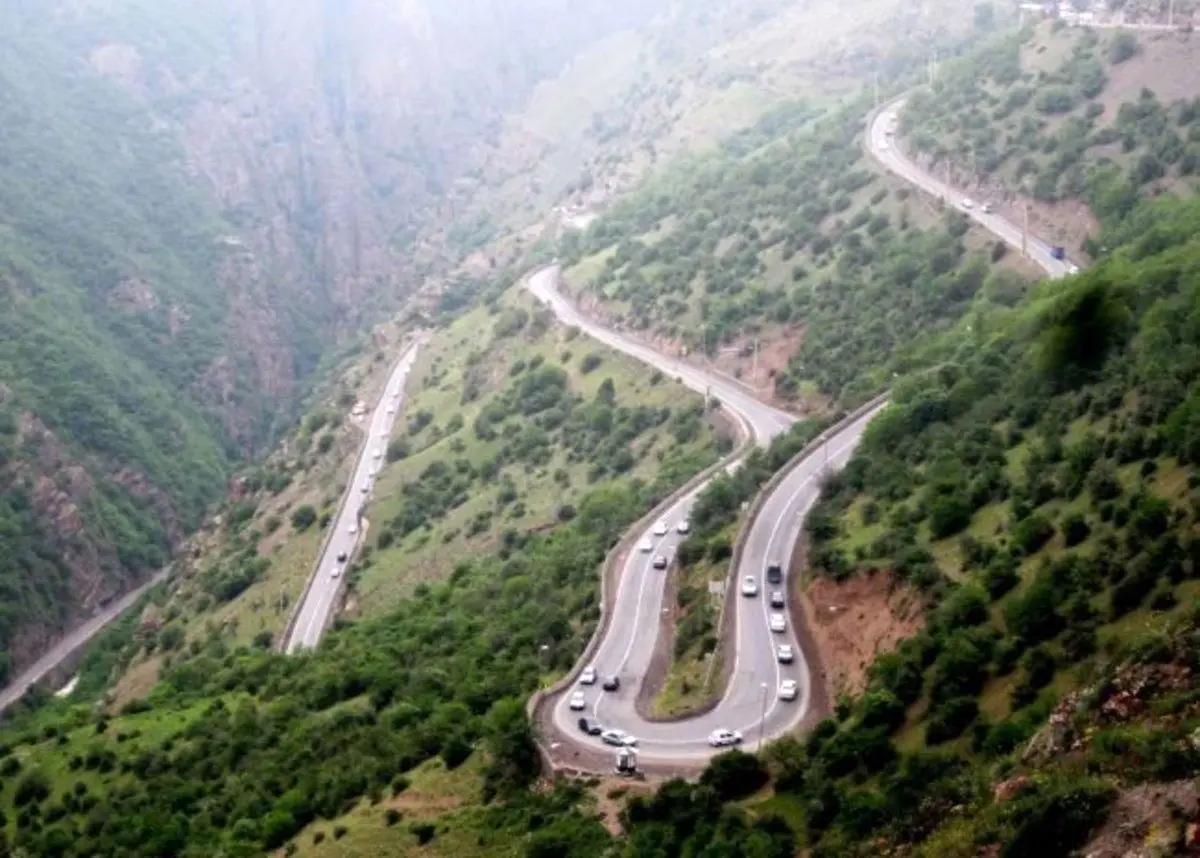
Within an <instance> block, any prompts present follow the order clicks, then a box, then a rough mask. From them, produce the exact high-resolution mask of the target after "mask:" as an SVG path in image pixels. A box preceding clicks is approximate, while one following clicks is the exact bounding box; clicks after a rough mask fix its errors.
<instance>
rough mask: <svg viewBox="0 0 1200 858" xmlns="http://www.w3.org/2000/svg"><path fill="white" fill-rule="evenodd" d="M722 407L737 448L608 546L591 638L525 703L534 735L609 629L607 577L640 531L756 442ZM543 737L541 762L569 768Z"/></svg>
mask: <svg viewBox="0 0 1200 858" xmlns="http://www.w3.org/2000/svg"><path fill="white" fill-rule="evenodd" d="M722 410H723V411H725V413H726V414H728V415H730V416H731V417H733V419H734V420H735V421H736V422H737V424H738V428H739V435H740V440H739V444H738V446H737V448H736V449H735V450H734V451H733V452H732V453H730V454H729V455H728V456H725V457H724V458H723V459H721V460H720V461H718V462H715V463H714V464H712V465H709V466H708V467H707V468H705V469H704V470H703V471H701V472H700V473H698V474H696V475H695V476H693V477H692V478H691V479H690V480H688V481H687V482H686V483H684V484H683V485H682V486H680V487H679V488H678V489H676V490H675V491H674V492H672V493H671V494H670V495H668V496H667V497H665V498H663V500H661V501H659V503H657V504H656V505H655V506H654V508H653V509H651V510H650V511H649V512H647V513H646V514H645V515H643V516H642V517H641V518H639V519H638V520H637V521H636V522H634V523H633V524H631V525H630V526H629V527H628V528H627V529H626V531H625V535H624V536H622V537H621V539H620V540H619V541H618V542H617V544H616V545H614V546H613V547H612V548H611V549H610V550H609V552H608V554H607V555H606V556H605V558H604V562H603V564H602V565H601V567H600V570H601V571H600V619H599V620H598V621H597V623H596V627H595V629H593V630H592V636H591V638H589V640H588V642H587V645H586V646H585V647H584V648H583V652H582V653H581V654H580V656H579V658H578V659H576V661H575V664H574V666H573V667H572V668H571V669H570V670H569V671H568V672H567V673H566V675H564V676H562V677H561V678H559V679H558V680H557V681H555V682H553V683H551V684H550V685H548V686H546V687H545V688H539V689H538V690H537V691H535V692H534V693H533V695H532V696H531V697H530V698H529V701H528V702H527V703H526V705H525V712H526V715H527V716H528V717H529V720H530V722H531V723H533V725H534V728H535V735H536V733H537V725H538V724H539V723H540V720H541V718H542V717H544V713H543V712H542V711H541V710H542V708H543V706H544V704H545V703H546V701H547V700H548V699H549V698H551V697H554V696H556V695H558V694H561V693H562V692H563V691H564V690H566V689H567V688H570V687H571V685H573V684H574V683H575V681H576V679H578V677H579V674H580V673H582V672H583V669H584V668H585V667H586V666H587V665H588V664H589V663H590V662H591V660H592V658H593V657H594V656H595V654H596V649H597V648H598V647H599V646H600V642H601V641H602V640H603V639H604V635H605V633H606V632H607V631H608V627H609V624H610V623H611V622H612V610H611V608H612V606H611V605H610V604H609V602H610V600H611V599H612V598H613V597H614V593H613V590H614V588H613V587H612V586H611V585H612V581H611V580H610V579H612V578H614V577H616V576H617V574H618V572H619V570H618V568H617V567H618V564H619V562H620V561H622V560H623V559H624V558H625V556H626V555H627V554H628V553H629V552H630V551H631V550H632V549H633V548H634V545H635V543H636V542H637V539H638V537H639V536H641V535H642V533H643V532H644V531H645V530H646V528H648V527H649V526H650V525H651V523H653V522H654V521H657V520H658V519H659V518H661V517H662V515H663V513H664V512H666V510H668V509H669V508H670V507H672V506H673V505H675V504H676V503H678V502H679V500H680V499H681V498H683V497H684V496H685V495H687V494H688V493H689V492H692V491H694V490H695V489H696V488H697V487H698V486H700V485H702V484H704V483H705V482H707V481H708V480H710V479H712V478H713V477H714V476H715V475H716V474H717V473H719V472H720V471H722V470H724V469H726V468H729V467H731V466H732V465H734V464H736V463H737V462H739V461H741V460H742V459H743V458H745V457H746V456H747V455H748V454H749V452H750V450H751V449H752V448H753V447H754V443H755V442H754V438H753V436H752V435H751V432H750V426H749V424H748V423H746V421H745V420H743V419H742V417H741V415H738V414H734V413H733V412H732V411H730V410H728V409H725V408H724V406H722ZM542 740H543V737H542V736H538V743H537V744H538V750H539V753H540V754H541V755H542V759H543V763H544V764H545V765H546V766H547V768H548V769H549V770H552V771H556V772H557V771H565V770H567V769H569V768H571V767H564V766H560V765H558V764H556V763H555V762H554V759H553V756H552V755H551V754H550V753H549V750H548V749H547V748H546V747H545V746H544V743H543V741H542Z"/></svg>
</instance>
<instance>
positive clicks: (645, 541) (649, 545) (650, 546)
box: [638, 539, 654, 551]
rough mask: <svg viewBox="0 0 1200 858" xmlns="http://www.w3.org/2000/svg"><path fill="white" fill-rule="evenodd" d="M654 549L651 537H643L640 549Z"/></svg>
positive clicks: (639, 545)
mask: <svg viewBox="0 0 1200 858" xmlns="http://www.w3.org/2000/svg"><path fill="white" fill-rule="evenodd" d="M653 550H654V543H653V542H651V541H650V540H649V539H643V540H642V541H641V542H639V543H638V551H653Z"/></svg>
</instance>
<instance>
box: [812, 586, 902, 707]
mask: <svg viewBox="0 0 1200 858" xmlns="http://www.w3.org/2000/svg"><path fill="white" fill-rule="evenodd" d="M801 603H802V605H803V609H804V613H805V619H806V621H807V625H808V628H809V629H810V631H811V633H812V637H813V639H814V641H815V642H816V645H817V648H818V650H819V651H820V653H821V661H822V663H823V665H824V668H825V683H826V688H827V689H828V692H829V693H830V696H831V697H836V695H838V694H843V693H847V694H855V693H858V692H859V691H862V689H863V687H864V686H865V685H866V678H867V668H868V667H869V666H870V664H871V662H872V661H874V660H875V658H876V656H878V655H880V654H882V653H885V652H889V651H891V650H893V649H895V648H896V645H897V644H899V643H900V641H902V640H904V639H905V638H907V637H911V636H912V635H915V634H916V633H917V632H919V631H920V630H921V629H922V628H923V627H924V625H925V622H924V618H923V615H922V610H921V608H922V605H921V600H920V598H919V597H918V596H917V595H916V593H914V592H913V591H912V590H911V589H909V588H908V587H907V586H905V585H903V584H901V583H900V582H898V581H897V580H896V579H895V577H894V576H893V575H892V574H891V573H890V572H873V573H870V574H866V575H858V576H855V577H853V578H850V579H849V580H846V581H832V580H830V579H828V578H815V579H813V580H812V581H811V582H810V583H809V584H808V586H807V587H806V588H805V589H804V592H803V599H801Z"/></svg>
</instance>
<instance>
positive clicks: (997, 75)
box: [900, 24, 1200, 256]
mask: <svg viewBox="0 0 1200 858" xmlns="http://www.w3.org/2000/svg"><path fill="white" fill-rule="evenodd" d="M1196 50H1197V48H1196V43H1195V37H1194V35H1193V34H1192V33H1190V32H1178V33H1159V32H1135V31H1129V30H1110V31H1095V30H1089V29H1070V28H1061V27H1057V26H1053V25H1050V24H1042V25H1040V26H1039V27H1037V28H1030V29H1026V30H1023V31H1021V32H1009V33H1005V34H1003V35H1001V36H998V37H996V38H995V39H994V40H992V41H991V42H989V43H987V44H985V45H982V46H981V47H980V48H978V49H977V50H975V51H974V52H972V53H971V54H969V55H968V56H966V57H964V58H962V59H961V60H957V61H953V62H947V63H946V64H945V66H944V67H943V68H942V69H941V71H940V73H939V75H938V78H937V80H936V82H935V83H934V85H933V87H932V88H931V89H927V90H923V91H921V92H919V93H916V94H914V96H913V98H912V99H910V100H909V101H908V104H907V105H906V107H905V109H904V111H903V112H902V114H901V128H900V130H901V137H902V138H903V139H904V140H905V142H906V145H908V146H910V148H911V149H912V150H913V151H914V152H915V153H917V154H919V155H921V156H923V157H924V158H925V159H926V160H927V162H928V163H929V164H930V165H931V166H932V167H933V168H934V169H936V170H939V171H941V170H946V169H949V170H952V171H953V173H954V178H955V182H956V183H957V184H958V185H960V186H962V187H967V188H972V189H973V192H977V193H978V196H980V198H981V199H982V200H985V201H991V202H993V203H994V204H996V205H998V206H1000V207H1001V208H1005V207H1007V210H1008V211H1010V212H1013V213H1016V212H1018V211H1019V205H1020V204H1021V203H1023V202H1026V201H1027V202H1029V203H1031V204H1032V215H1033V218H1032V221H1031V222H1032V223H1033V225H1034V228H1035V229H1036V231H1037V232H1038V233H1039V234H1042V235H1045V236H1047V237H1053V238H1055V239H1056V240H1060V241H1063V242H1064V243H1069V244H1071V245H1074V246H1076V247H1079V248H1081V249H1082V250H1084V251H1086V252H1087V253H1088V254H1089V255H1092V256H1095V255H1096V254H1097V253H1098V251H1099V248H1100V247H1101V245H1100V244H1098V243H1097V242H1096V241H1095V240H1094V239H1095V235H1094V232H1095V219H1097V218H1098V219H1105V218H1109V217H1112V216H1121V215H1124V214H1127V213H1128V212H1129V210H1130V209H1131V207H1132V206H1133V204H1134V202H1135V201H1136V199H1137V197H1138V195H1139V194H1155V193H1160V192H1161V191H1162V190H1164V189H1168V188H1174V189H1178V190H1180V191H1185V192H1190V191H1193V190H1194V189H1195V188H1196V178H1195V177H1196V174H1197V171H1198V170H1200V101H1198V100H1197V98H1198V97H1197V94H1196V83H1195V80H1194V79H1193V77H1192V76H1191V74H1190V72H1189V71H1187V69H1190V68H1191V67H1192V64H1193V62H1194V57H1195V54H1196ZM1080 202H1082V203H1084V204H1086V209H1085V212H1084V213H1082V214H1081V213H1080V211H1079V205H1078V203H1080ZM1089 214H1090V215H1091V216H1090V217H1089V216H1088V215H1089ZM1016 216H1017V215H1016V214H1014V217H1016ZM1089 239H1092V240H1089Z"/></svg>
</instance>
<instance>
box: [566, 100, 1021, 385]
mask: <svg viewBox="0 0 1200 858" xmlns="http://www.w3.org/2000/svg"><path fill="white" fill-rule="evenodd" d="M869 108H870V102H869V101H867V100H865V99H860V100H858V101H857V102H855V103H854V104H853V105H851V106H848V107H846V108H845V109H844V110H842V111H839V112H837V113H836V114H834V115H833V116H830V117H826V118H821V119H815V118H814V117H813V111H812V109H811V108H809V107H808V106H806V105H805V104H804V103H800V104H798V105H793V106H792V107H790V108H788V109H787V110H781V111H779V112H778V113H776V114H775V115H772V116H771V117H768V118H767V119H764V120H763V122H761V123H760V124H759V125H758V126H756V127H755V128H754V129H751V130H750V131H748V132H746V133H744V134H742V135H739V136H738V137H735V138H734V139H733V140H731V141H730V142H729V143H727V144H726V146H725V147H724V151H723V152H722V153H719V154H717V155H713V156H710V157H707V158H705V159H703V160H700V161H698V162H696V163H689V164H687V165H680V167H679V168H677V169H673V170H671V171H669V172H668V173H667V174H666V175H665V176H664V177H663V178H662V180H661V181H658V182H655V183H653V184H652V185H650V186H649V187H648V188H647V189H646V190H645V191H644V192H642V193H639V194H636V195H633V196H631V197H630V199H628V200H627V201H623V202H621V203H620V204H618V205H617V206H615V207H614V209H613V210H612V212H611V213H609V214H607V215H606V216H605V217H603V218H601V219H600V220H599V221H597V222H596V223H594V224H593V225H592V226H591V227H590V228H589V229H588V231H587V232H586V233H584V234H583V235H582V236H578V237H577V236H576V235H568V236H567V237H566V238H565V239H564V242H563V249H562V254H563V262H564V265H566V266H568V267H567V271H566V278H567V280H568V283H570V284H572V285H574V286H575V287H576V288H577V289H578V292H579V295H580V297H581V298H582V299H584V300H585V301H591V300H593V299H594V300H595V307H596V309H597V311H598V312H600V313H601V314H603V315H605V316H607V317H609V318H612V319H615V320H619V321H621V322H623V323H625V324H628V325H630V326H631V327H633V328H635V329H638V330H641V331H644V332H646V334H647V335H649V336H653V337H658V338H660V340H659V342H660V344H661V345H663V346H664V347H667V348H674V349H679V348H684V349H688V350H691V351H702V352H705V353H707V354H708V355H709V356H715V355H717V354H718V352H719V351H720V350H722V349H725V348H726V347H728V348H732V349H735V350H740V357H741V358H743V360H742V361H741V363H740V365H739V366H740V368H741V369H744V370H747V374H746V377H745V378H746V381H748V382H749V383H750V384H751V385H753V386H755V387H757V388H765V389H766V390H767V391H768V393H769V394H770V393H773V394H774V395H776V396H779V397H781V398H784V399H790V400H796V399H799V400H807V401H808V402H809V404H812V405H817V406H819V405H820V404H821V403H822V402H823V401H824V402H827V401H829V400H840V401H845V402H854V401H856V400H858V401H861V399H862V398H865V395H867V394H870V393H873V392H875V391H876V390H878V388H879V386H880V384H881V382H882V380H883V379H885V378H887V377H889V376H890V374H891V372H892V371H895V370H897V369H900V368H902V367H903V366H904V365H905V363H906V361H907V359H908V358H907V356H908V353H909V351H910V350H911V348H912V346H913V345H914V344H915V343H916V342H917V341H918V340H919V339H920V338H922V337H924V336H927V335H928V334H930V333H933V332H936V331H938V330H940V329H942V328H944V327H946V326H947V325H949V324H951V323H953V322H954V321H955V320H957V319H958V318H960V317H961V316H962V315H963V314H964V313H965V312H966V311H967V309H968V308H969V307H970V305H971V301H972V299H973V298H974V296H975V295H976V294H978V293H981V292H987V293H989V294H994V295H1000V296H1004V297H1003V298H1002V300H1016V299H1017V298H1019V296H1020V294H1021V292H1022V290H1023V288H1024V281H1023V278H1022V276H1021V275H1022V273H1023V272H1025V271H1028V269H1024V268H1022V267H1020V263H1019V262H1016V265H1017V267H1015V268H1013V269H1008V268H1007V267H1006V266H1005V265H1001V266H1000V267H995V268H994V267H993V264H994V263H996V262H1002V263H1006V262H1007V261H1008V260H1005V256H1006V254H1005V248H1004V247H1003V246H1002V245H999V246H998V245H996V244H994V243H992V242H989V241H988V240H987V239H986V238H985V237H984V236H983V235H982V234H978V233H971V232H970V230H969V227H968V222H967V221H966V220H965V219H964V218H961V217H960V216H958V215H957V214H954V213H946V212H943V211H941V210H940V209H939V208H938V207H936V206H933V205H931V204H930V203H929V202H928V201H927V200H925V199H923V198H921V197H919V196H917V195H915V194H913V193H912V192H911V191H910V190H909V189H908V188H906V187H905V186H903V185H902V184H900V183H898V182H894V181H892V180H889V179H886V178H885V177H884V176H882V175H881V174H880V173H878V172H876V171H874V170H872V169H871V168H870V165H869V164H868V163H867V161H866V157H865V155H864V154H863V152H862V151H861V149H860V148H859V138H860V136H861V132H862V128H863V119H862V117H863V116H864V114H865V113H866V112H867V110H869ZM756 343H757V345H758V347H759V348H760V350H761V351H762V352H763V353H764V355H766V356H767V357H765V358H764V360H763V361H762V363H760V364H758V365H757V369H758V372H757V373H754V363H752V361H751V360H747V359H751V358H752V357H753V352H754V349H755V347H756Z"/></svg>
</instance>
